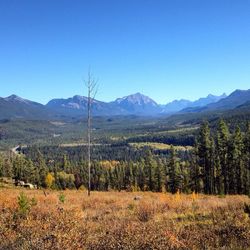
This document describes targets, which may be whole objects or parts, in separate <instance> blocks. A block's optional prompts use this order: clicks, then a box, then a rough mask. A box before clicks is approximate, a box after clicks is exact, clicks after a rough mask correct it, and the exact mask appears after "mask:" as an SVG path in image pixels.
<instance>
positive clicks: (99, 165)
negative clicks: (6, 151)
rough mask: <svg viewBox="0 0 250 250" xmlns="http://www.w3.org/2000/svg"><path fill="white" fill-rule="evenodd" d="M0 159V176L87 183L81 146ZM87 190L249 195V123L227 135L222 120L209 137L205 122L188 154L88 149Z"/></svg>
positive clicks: (50, 184)
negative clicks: (89, 173) (88, 188)
mask: <svg viewBox="0 0 250 250" xmlns="http://www.w3.org/2000/svg"><path fill="white" fill-rule="evenodd" d="M23 153H25V154H20V155H16V156H12V157H6V156H1V157H0V177H3V176H5V177H11V178H14V179H16V180H23V181H25V182H30V183H32V184H36V185H37V186H38V187H41V188H54V189H66V188H69V189H75V188H77V189H79V188H86V187H87V185H88V167H87V162H86V157H85V156H86V147H83V146H79V147H67V148H62V147H41V148H38V147H29V148H26V149H24V150H23ZM92 157H93V161H92V167H91V189H92V190H100V191H101V190H103V191H104V190H105V191H106V190H111V189H113V190H119V191H120V190H127V191H139V190H142V191H154V192H162V191H168V192H172V193H175V192H177V191H178V190H179V191H180V192H186V193H190V192H193V191H195V192H203V193H206V194H249V190H250V124H249V123H248V125H247V126H246V128H245V129H244V130H243V131H242V130H241V129H240V128H239V127H236V129H235V130H234V131H233V132H231V133H230V132H229V129H228V126H227V124H226V123H225V122H224V121H223V120H221V121H220V122H219V124H218V127H217V128H216V129H214V128H213V133H211V131H210V127H209V123H208V122H204V123H203V124H202V126H201V128H200V131H199V134H198V135H197V137H196V138H195V139H194V148H193V150H191V151H182V152H180V151H176V150H175V147H174V146H172V147H171V149H170V150H165V151H159V150H153V149H151V148H148V147H145V148H142V149H140V150H138V149H136V148H133V147H130V146H129V145H128V144H126V143H124V144H117V145H102V146H96V147H93V149H92Z"/></svg>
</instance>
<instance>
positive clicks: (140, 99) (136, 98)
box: [115, 92, 158, 106]
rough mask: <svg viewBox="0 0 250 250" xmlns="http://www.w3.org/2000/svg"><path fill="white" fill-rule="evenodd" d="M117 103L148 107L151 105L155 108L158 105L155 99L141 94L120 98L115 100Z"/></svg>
mask: <svg viewBox="0 0 250 250" xmlns="http://www.w3.org/2000/svg"><path fill="white" fill-rule="evenodd" d="M115 102H116V103H122V102H128V103H131V104H137V105H147V104H150V105H153V106H157V105H158V104H157V103H156V102H155V101H154V100H153V99H151V98H150V97H148V96H146V95H143V94H141V93H139V92H137V93H135V94H132V95H128V96H124V97H122V98H118V99H116V100H115Z"/></svg>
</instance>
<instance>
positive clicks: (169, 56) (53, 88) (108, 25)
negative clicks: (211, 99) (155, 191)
mask: <svg viewBox="0 0 250 250" xmlns="http://www.w3.org/2000/svg"><path fill="white" fill-rule="evenodd" d="M89 65H91V68H92V71H93V73H94V74H95V75H96V76H97V77H98V78H99V84H100V87H99V92H98V94H97V99H99V100H103V101H110V100H114V99H115V98H117V97H122V96H125V95H128V94H132V93H135V92H141V93H143V94H145V95H148V96H150V97H152V98H153V99H154V100H156V101H157V102H158V103H162V104H163V103H167V102H169V101H172V100H173V99H180V98H186V99H191V100H194V99H196V98H198V97H201V96H206V95H207V94H209V93H212V94H222V93H223V92H226V93H227V94H229V93H230V92H232V91H233V90H234V89H237V88H238V89H249V88H250V1H249V0H202V1H201V0H1V1H0V96H2V97H5V96H8V95H10V94H13V93H15V94H17V95H20V96H22V97H24V98H28V99H31V100H35V101H38V102H42V103H46V102H47V101H48V100H50V99H51V98H55V97H70V96H73V95H75V94H80V95H86V89H85V87H84V85H83V83H82V81H81V79H82V76H84V75H86V73H87V70H88V66H89Z"/></svg>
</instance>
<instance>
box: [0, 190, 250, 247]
mask: <svg viewBox="0 0 250 250" xmlns="http://www.w3.org/2000/svg"><path fill="white" fill-rule="evenodd" d="M22 191H23V192H24V195H21V196H22V197H21V198H20V193H21V192H22ZM46 194H47V195H45V193H44V191H42V190H22V189H14V188H11V189H7V188H2V189H0V249H39V250H40V249H93V250H98V249H250V218H249V213H250V211H248V209H249V208H250V207H247V205H246V204H250V199H249V198H248V197H247V196H226V197H215V196H205V195H195V194H192V195H184V194H176V195H170V194H159V193H149V192H148V193H128V192H93V193H92V194H91V196H90V197H88V196H87V194H86V192H85V191H64V192H63V193H62V192H59V191H46ZM18 197H19V201H18Z"/></svg>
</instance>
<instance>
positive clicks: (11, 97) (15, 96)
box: [4, 94, 31, 103]
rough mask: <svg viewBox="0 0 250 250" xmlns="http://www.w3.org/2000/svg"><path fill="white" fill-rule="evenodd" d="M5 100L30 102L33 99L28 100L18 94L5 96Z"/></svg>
mask: <svg viewBox="0 0 250 250" xmlns="http://www.w3.org/2000/svg"><path fill="white" fill-rule="evenodd" d="M4 100H5V101H15V102H21V103H30V102H31V101H29V100H26V99H23V98H21V97H20V96H17V95H14V94H13V95H10V96H8V97H5V98H4Z"/></svg>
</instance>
